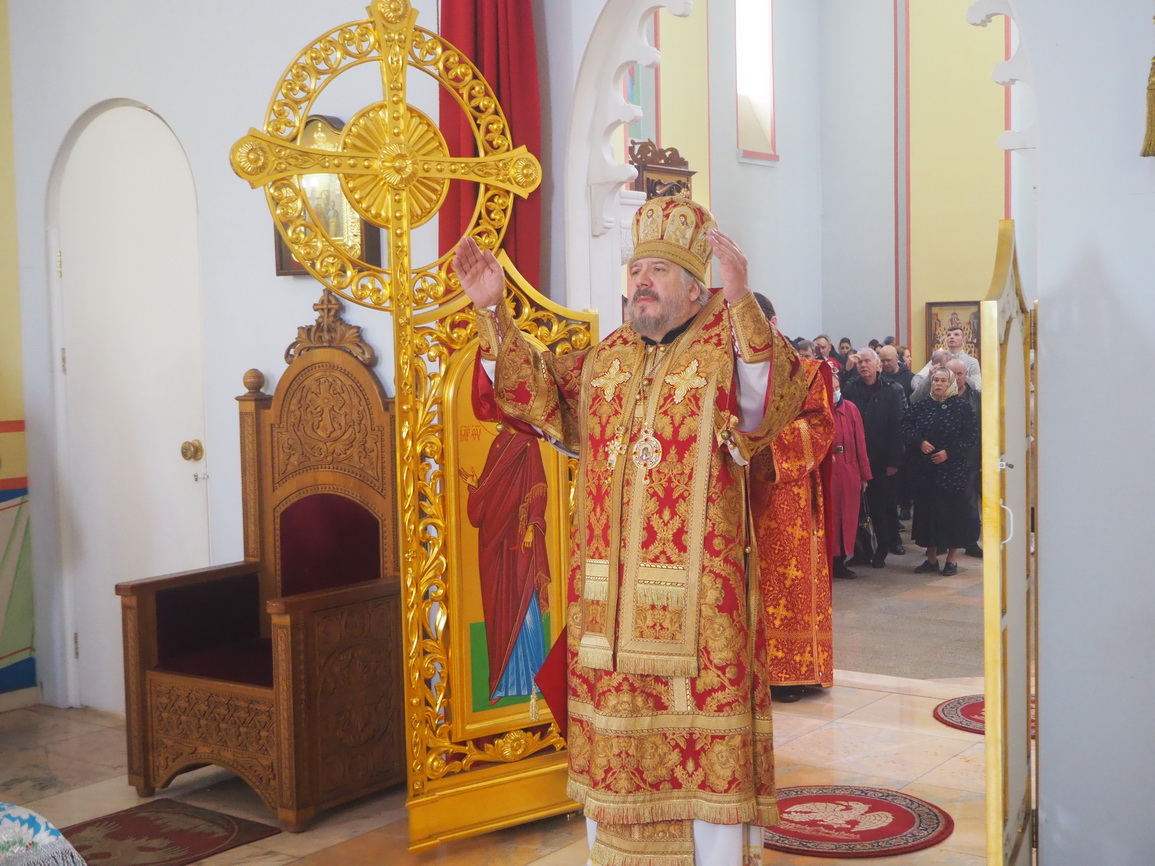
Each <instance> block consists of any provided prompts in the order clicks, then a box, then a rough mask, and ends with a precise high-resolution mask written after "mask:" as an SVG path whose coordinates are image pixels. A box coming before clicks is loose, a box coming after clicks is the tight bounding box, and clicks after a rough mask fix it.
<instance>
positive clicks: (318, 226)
mask: <svg viewBox="0 0 1155 866" xmlns="http://www.w3.org/2000/svg"><path fill="white" fill-rule="evenodd" d="M368 13H369V18H368V19H367V20H364V21H353V22H350V23H348V24H344V25H342V26H341V27H338V28H336V29H334V30H331V31H330V32H328V33H326V34H324V35H323V36H321V37H320V38H319V39H317V40H316V41H315V42H313V43H312V44H311V45H309V46H308V47H306V48H305V49H304V50H303V51H301V52H300V53H299V54H298V55H297V57H296V58H295V59H294V60H293V61H292V62H291V63H290V64H289V66H288V68H287V69H286V70H285V72H284V75H283V76H282V78H281V81H280V82H278V84H277V86H276V89H275V90H274V92H273V97H272V100H271V101H270V103H269V109H268V112H267V114H266V119H265V125H264V129H263V130H257V129H251V130H249V134H248V135H246V136H245V137H244V138H242V139H241V140H240V141H238V142H237V143H236V144H234V145H233V148H232V154H231V162H232V166H233V170H234V171H235V172H236V173H237V175H238V176H240V177H241V178H243V179H244V180H246V181H248V182H249V184H250V185H251V186H252V187H253V188H254V189H255V188H256V187H261V186H263V187H265V192H266V195H267V196H268V200H269V209H270V210H271V211H272V213H273V218H274V220H275V221H276V224H277V229H278V231H280V233H281V235H282V236H283V237H284V239H285V241H286V243H287V244H288V245H289V249H290V250H291V251H292V253H293V256H294V257H295V258H296V259H297V261H299V262H300V263H301V264H302V265H304V267H305V269H306V270H308V271H309V272H310V273H311V274H312V275H313V276H314V277H316V278H317V279H318V280H320V281H321V282H322V283H323V284H324V285H325V286H326V287H327V288H329V289H331V290H332V291H334V292H336V293H337V294H339V295H343V296H344V297H346V298H348V299H349V300H351V301H354V302H356V303H359V304H364V305H365V306H371V307H380V308H385V309H392V308H393V307H394V305H395V304H396V303H397V299H398V298H400V297H402V296H412V299H413V301H414V305H415V306H416V307H425V306H430V305H434V304H438V303H442V302H444V301H445V300H447V299H448V298H449V297H450V296H451V295H452V294H453V293H454V292H456V291H458V289H457V287H456V283H455V282H453V281H451V280H450V278H449V276H448V262H449V259H450V258H451V255H452V253H451V252H447V253H446V254H445V255H443V256H442V257H441V258H439V259H438V260H437V261H435V262H432V263H430V264H427V265H420V266H418V267H416V268H414V267H413V265H412V262H411V261H410V252H411V251H410V246H409V232H410V230H411V229H413V228H415V227H417V226H419V225H422V224H423V223H425V222H427V221H428V220H429V219H430V218H432V216H433V215H434V214H435V213H436V212H437V210H438V208H439V207H441V203H442V202H443V201H444V200H445V194H446V191H447V190H448V184H449V182H450V181H452V180H467V181H474V182H477V183H478V184H479V185H480V188H479V191H478V203H477V207H476V208H475V209H474V216H473V219H472V221H471V223H470V226H469V227H468V229H467V234H469V235H472V236H473V237H474V238H475V239H476V240H477V242H478V244H479V245H480V246H481V247H483V248H486V249H491V250H496V249H497V247H498V246H499V245H500V243H501V239H502V236H503V235H504V234H505V229H506V226H507V225H508V222H509V216H510V213H511V211H512V208H513V197H512V196H511V195H510V193H512V194H515V195H519V196H522V197H525V196H527V195H529V193H531V192H532V191H533V190H534V189H536V188H537V186H538V184H539V183H540V182H541V165H540V164H539V163H538V161H537V159H536V158H535V157H534V156H533V155H532V154H530V153H529V152H528V151H527V150H526V149H525V148H524V147H519V148H516V149H511V144H510V135H509V126H508V124H507V123H506V120H505V116H504V114H503V113H502V111H501V106H500V105H499V104H498V101H497V97H496V96H495V94H494V93H493V91H492V89H491V88H490V86H489V84H488V83H486V81H485V79H484V78H482V77H481V74H480V73H479V72H478V71H477V69H476V67H474V66H473V64H472V63H470V62H469V60H468V59H467V58H466V57H465V56H463V55H462V54H461V53H460V52H459V51H457V49H455V48H454V47H453V46H452V45H450V44H449V43H447V42H445V41H444V40H442V39H441V38H440V37H439V36H438V35H437V34H435V33H432V32H430V31H428V30H424V29H422V28H420V27H418V26H416V19H417V12H416V10H414V9H413V8H412V6H411V5H410V4H409V3H408V2H405V0H377V2H376V3H373V4H372V5H370V6H369V7H368ZM370 62H377V63H379V64H380V67H381V82H382V90H383V94H382V99H381V100H380V101H379V102H376V103H374V104H372V105H369V106H367V107H366V108H364V109H362V110H361V111H359V112H358V113H357V114H356V116H354V118H353V119H352V120H351V121H350V122H349V123H348V124H347V126H346V128H345V130H344V132H343V134H342V135H341V140H340V143H339V146H338V147H337V148H336V150H324V149H321V148H316V147H306V146H304V145H302V144H301V143H300V136H301V133H302V131H303V129H304V125H305V119H306V118H307V117H308V116H309V114H310V113H311V109H312V107H313V104H314V103H315V102H316V100H317V97H318V96H319V95H320V94H321V93H322V91H323V90H324V89H325V87H327V86H328V85H329V84H331V83H332V82H333V80H334V79H336V78H337V76H339V75H340V74H341V73H342V72H345V71H346V70H348V69H352V68H354V67H356V66H360V65H362V64H365V63H370ZM410 68H411V69H418V70H421V71H422V72H425V73H428V74H429V75H431V76H432V77H433V78H435V79H436V80H437V81H438V82H439V83H440V84H441V86H442V87H445V88H446V89H447V90H449V92H450V93H452V94H453V96H454V98H455V99H456V101H457V103H458V105H459V106H461V109H462V110H463V111H464V112H465V114H466V116H468V117H469V119H470V123H471V125H472V127H473V130H474V137H475V139H476V141H477V148H478V152H479V153H480V156H477V157H468V158H466V157H452V156H450V155H449V149H448V147H447V146H446V143H445V139H444V138H443V137H442V135H441V133H440V131H439V130H438V129H437V127H436V125H435V124H434V123H433V121H432V120H430V119H429V118H428V117H427V116H426V115H425V114H423V113H422V112H420V111H418V110H417V109H416V108H414V107H413V106H411V105H409V104H408V103H407V101H406V71H407V69H410ZM309 174H336V175H338V176H339V177H340V180H341V187H342V189H343V191H344V193H345V196H346V198H347V199H348V200H349V202H350V204H351V205H352V206H353V208H354V209H355V210H356V211H357V212H358V213H359V214H360V215H361V216H363V217H364V218H365V219H366V220H368V221H369V222H370V223H372V224H374V225H376V226H379V227H381V228H383V229H385V233H386V241H385V243H386V246H387V248H388V263H387V265H386V266H384V267H375V266H373V265H371V264H369V263H367V262H365V261H364V260H362V259H360V258H358V257H357V256H355V255H354V254H353V253H351V252H350V251H349V250H347V249H346V248H344V246H342V245H341V244H339V243H337V242H335V241H334V239H333V238H331V237H330V236H329V235H328V233H327V232H326V230H325V227H324V225H323V224H322V221H321V220H319V219H318V218H317V215H316V213H314V212H313V209H312V207H311V206H310V204H309V201H308V198H307V197H306V195H305V193H304V191H303V189H302V185H301V178H302V177H304V176H305V175H309Z"/></svg>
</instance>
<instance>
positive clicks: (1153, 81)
mask: <svg viewBox="0 0 1155 866" xmlns="http://www.w3.org/2000/svg"><path fill="white" fill-rule="evenodd" d="M1139 155H1140V156H1155V57H1153V58H1151V72H1150V73H1149V74H1148V75H1147V134H1146V135H1145V136H1144V137H1143V150H1142V151H1141V152H1140V154H1139Z"/></svg>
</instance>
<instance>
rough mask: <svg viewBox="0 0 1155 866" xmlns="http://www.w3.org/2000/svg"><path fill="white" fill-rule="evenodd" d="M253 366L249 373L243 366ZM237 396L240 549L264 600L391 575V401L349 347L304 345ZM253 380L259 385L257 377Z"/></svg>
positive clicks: (394, 565)
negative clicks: (265, 383)
mask: <svg viewBox="0 0 1155 866" xmlns="http://www.w3.org/2000/svg"><path fill="white" fill-rule="evenodd" d="M250 375H251V374H250ZM246 386H248V387H249V388H250V390H249V393H248V394H246V395H245V396H243V397H240V398H238V399H239V400H240V403H241V443H242V454H241V462H242V468H241V473H242V478H243V485H242V499H243V508H244V516H245V527H244V528H245V558H246V559H255V560H259V561H260V563H261V578H260V580H261V601H262V604H263V603H264V602H265V601H268V600H269V599H270V598H277V597H280V596H286V595H296V594H298V593H302V592H311V591H315V590H324V589H332V588H334V587H338V586H344V585H346V584H351V583H359V582H361V581H365V580H376V579H384V580H397V579H398V575H399V561H398V552H397V507H396V462H395V449H394V445H393V442H394V431H393V401H392V400H390V399H389V398H387V397H386V396H385V393H384V390H383V389H382V387H381V383H380V382H379V381H378V380H377V377H376V376H375V375H374V374H373V372H372V370H371V369H370V368H369V367H368V366H367V365H366V364H365V363H363V362H362V361H361V360H359V359H358V358H357V357H355V356H354V355H353V354H352V353H350V352H348V351H345V350H343V349H337V348H330V347H316V348H309V349H308V350H306V351H302V352H300V353H299V354H298V355H297V356H296V357H295V358H294V359H293V360H292V362H291V363H290V364H289V366H288V368H287V369H286V370H285V372H284V374H283V375H282V377H281V378H280V381H279V382H278V383H277V387H276V390H275V392H274V393H273V395H272V396H271V397H270V396H269V395H266V394H263V393H260V392H259V391H257V392H256V393H254V389H253V382H252V381H251V380H250V378H248V377H246ZM258 388H259V386H258Z"/></svg>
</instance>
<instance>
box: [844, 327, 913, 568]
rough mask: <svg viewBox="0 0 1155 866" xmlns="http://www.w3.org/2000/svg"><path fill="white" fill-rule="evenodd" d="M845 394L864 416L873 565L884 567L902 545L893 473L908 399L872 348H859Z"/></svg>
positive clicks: (898, 454)
mask: <svg viewBox="0 0 1155 866" xmlns="http://www.w3.org/2000/svg"><path fill="white" fill-rule="evenodd" d="M842 397H843V399H844V400H849V401H850V402H852V403H853V404H854V405H855V406H857V407H858V412H859V414H861V415H862V426H863V430H864V432H865V433H866V454H867V457H868V458H869V459H870V472H871V474H872V475H873V476H874V477H873V478H872V479H871V480H870V481H869V482H868V483H867V485H866V507H867V510H868V511H869V513H870V522H871V523H872V524H873V526H874V536H875V543H874V552H873V553H872V554H871V555H870V564H871V565H873V566H874V567H875V568H882V567H883V566H884V565H886V554H887V553H888V552H889V551H890V550H891V549H892V548H895V547H898V546H899V545H900V539H899V536H898V516H897V515H896V514H895V496H894V476H895V475H896V474H897V473H898V465H899V462H900V461H901V459H902V452H903V446H902V430H901V426H900V425H901V422H902V415H903V411H904V410H903V403H904V402H905V399H906V398H905V395H904V394H903V392H902V386H901V385H897V384H895V383H893V382H887V381H886V380H885V379H883V377H882V362H881V361H880V360H879V358H878V354H877V353H876V352H875V351H874V350H872V349H859V350H858V376H857V378H855V379H852V380H851V381H848V382H846V383H845V384H844V385H843V386H842ZM848 564H849V563H848Z"/></svg>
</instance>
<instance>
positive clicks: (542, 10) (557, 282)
mask: <svg viewBox="0 0 1155 866" xmlns="http://www.w3.org/2000/svg"><path fill="white" fill-rule="evenodd" d="M604 5H605V2H604V0H596V2H595V0H586V2H582V3H557V2H556V0H533V15H534V25H535V27H536V29H537V38H538V45H537V61H538V62H537V65H538V69H539V70H540V78H539V79H538V87H539V88H540V92H541V113H542V118H543V122H542V130H541V132H542V135H541V147H542V154H541V164H542V171H543V172H544V175H545V176H544V178H543V180H542V184H541V193H542V218H543V219H544V220H545V225H544V226H543V229H544V230H543V232H542V241H543V248H542V259H541V265H542V266H541V273H542V279H543V281H544V285H542V286H540V287H539V289H540V290H541V291H542V292H543V293H544V294H546V295H548V296H549V297H551V298H553V299H554V300H557V301H559V302H561V303H565V301H566V292H567V290H568V287H567V286H566V250H565V231H566V227H565V224H566V220H567V219H571V218H574V215H572V214H567V213H566V210H565V201H564V195H563V191H564V184H563V175H562V173H563V171H564V170H565V169H564V166H565V155H566V144H567V140H568V134H569V130H570V109H571V106H572V105H573V90H574V82H575V81H576V80H577V74H578V68H579V66H580V65H581V61H582V57H583V55H584V54H585V48H586V43H587V42H588V41H589V36H590V33H591V32H593V29H594V23H595V22H596V21H597V18H598V15H599V13H600V12H601V11H602V7H603V6H604ZM547 10H548V11H547ZM547 118H548V119H550V120H548V121H547V120H546V119H547ZM582 218H584V217H582Z"/></svg>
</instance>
